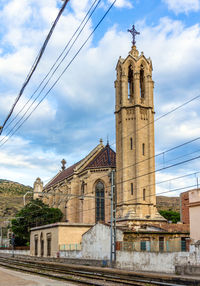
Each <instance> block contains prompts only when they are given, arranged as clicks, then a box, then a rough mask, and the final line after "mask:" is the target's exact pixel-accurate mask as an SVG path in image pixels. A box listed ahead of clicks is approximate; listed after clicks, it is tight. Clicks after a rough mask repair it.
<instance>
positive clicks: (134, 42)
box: [128, 25, 140, 46]
mask: <svg viewBox="0 0 200 286" xmlns="http://www.w3.org/2000/svg"><path fill="white" fill-rule="evenodd" d="M128 32H130V33H131V35H132V36H133V41H132V44H133V46H135V45H136V41H135V36H136V35H140V32H137V31H136V29H135V26H134V25H133V27H132V29H131V30H128Z"/></svg>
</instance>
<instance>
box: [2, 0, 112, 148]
mask: <svg viewBox="0 0 200 286" xmlns="http://www.w3.org/2000/svg"><path fill="white" fill-rule="evenodd" d="M116 1H117V0H114V1H113V2H112V4H111V5H110V7H109V8H108V9H107V11H106V13H105V14H104V15H103V17H102V18H101V19H100V21H99V22H98V24H97V25H96V26H95V28H94V29H93V31H92V32H91V33H90V35H89V36H88V38H87V39H86V40H85V42H84V43H83V44H82V45H81V47H80V48H79V49H78V51H77V52H76V54H75V55H74V57H73V58H72V59H71V61H70V62H69V63H68V65H67V66H66V67H65V68H64V70H63V71H62V73H61V74H60V75H59V77H58V78H57V80H56V81H55V82H54V84H53V85H52V86H51V87H50V89H49V90H48V91H47V92H46V94H45V95H44V96H43V98H42V99H41V100H40V101H39V103H38V104H37V105H36V106H35V108H34V109H33V110H32V111H31V112H30V114H29V115H28V116H27V117H26V118H25V119H24V120H23V122H22V123H21V124H20V125H19V126H18V128H17V129H15V131H14V132H13V133H12V134H11V135H10V137H12V136H13V135H14V134H15V133H16V132H17V131H18V130H19V129H20V128H21V126H22V125H23V124H24V123H25V121H27V120H28V119H29V117H30V116H31V115H32V113H33V112H34V111H35V110H36V108H37V107H38V106H39V105H40V104H41V103H42V101H43V100H44V99H45V98H46V97H47V95H48V94H49V93H50V91H51V90H52V89H53V88H54V87H55V85H56V84H57V83H58V82H59V80H60V78H61V77H62V76H63V74H64V73H65V72H66V70H67V69H68V68H69V66H70V65H71V64H72V62H73V61H74V60H75V58H76V57H77V56H78V54H79V53H80V51H81V50H82V49H83V47H84V46H85V45H86V44H87V42H88V41H89V39H90V38H91V36H92V35H93V34H94V32H95V31H96V30H97V28H98V27H99V25H100V24H101V23H102V21H103V20H104V18H105V17H106V16H107V14H108V13H109V12H110V10H111V9H112V7H113V6H114V4H115V2H116ZM10 137H9V138H10ZM9 138H7V139H6V140H5V141H4V142H3V143H2V144H1V145H0V147H1V146H3V145H4V144H5V143H6V142H7V141H8V140H9Z"/></svg>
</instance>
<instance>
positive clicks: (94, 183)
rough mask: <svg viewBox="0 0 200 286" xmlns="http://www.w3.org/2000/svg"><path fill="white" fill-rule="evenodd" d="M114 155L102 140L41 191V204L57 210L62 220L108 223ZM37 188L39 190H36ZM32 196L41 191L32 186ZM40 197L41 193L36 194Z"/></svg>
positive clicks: (37, 187) (36, 186) (37, 185)
mask: <svg viewBox="0 0 200 286" xmlns="http://www.w3.org/2000/svg"><path fill="white" fill-rule="evenodd" d="M115 157H116V155H115V152H114V151H113V150H112V149H111V148H110V146H109V144H107V145H106V146H104V145H103V142H102V140H100V144H99V145H97V147H96V148H95V149H93V150H92V151H91V152H90V153H89V154H88V155H87V156H86V157H85V158H84V159H82V160H81V161H79V162H77V163H76V164H74V165H72V166H70V167H69V168H65V166H64V164H65V162H64V161H63V166H62V170H61V171H60V172H59V173H58V174H57V175H56V176H55V177H54V178H53V179H52V180H51V181H50V182H49V183H48V184H47V185H46V186H45V187H44V188H43V191H42V197H41V198H42V199H43V202H44V203H46V204H48V205H49V206H51V207H56V208H60V209H61V211H62V212H63V214H64V218H63V220H64V221H67V222H69V223H86V224H88V223H89V224H94V223H95V222H98V221H110V190H111V186H110V173H111V171H112V170H113V169H115V165H116V162H115V160H116V158H115ZM39 186H40V187H39ZM34 187H35V188H34V190H36V191H35V195H34V197H35V198H37V197H38V193H37V190H38V189H42V187H41V180H39V179H37V180H36V182H35V184H34ZM40 196H41V194H40Z"/></svg>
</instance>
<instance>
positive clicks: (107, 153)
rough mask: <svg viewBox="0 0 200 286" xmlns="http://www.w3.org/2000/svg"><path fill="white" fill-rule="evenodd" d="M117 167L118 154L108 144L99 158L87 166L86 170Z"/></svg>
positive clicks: (98, 155)
mask: <svg viewBox="0 0 200 286" xmlns="http://www.w3.org/2000/svg"><path fill="white" fill-rule="evenodd" d="M102 167H116V153H115V152H114V151H113V150H112V149H111V148H110V146H109V144H107V145H106V146H105V147H104V148H103V149H102V150H101V151H100V152H99V153H98V154H97V156H96V157H95V158H94V159H93V160H92V161H91V162H90V163H89V164H88V165H87V166H86V168H85V169H90V168H102Z"/></svg>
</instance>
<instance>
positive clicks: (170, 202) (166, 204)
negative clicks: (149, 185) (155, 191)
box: [156, 196, 180, 212]
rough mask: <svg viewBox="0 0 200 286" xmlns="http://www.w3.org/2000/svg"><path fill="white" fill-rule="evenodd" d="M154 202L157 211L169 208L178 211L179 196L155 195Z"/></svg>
mask: <svg viewBox="0 0 200 286" xmlns="http://www.w3.org/2000/svg"><path fill="white" fill-rule="evenodd" d="M156 204H157V209H158V211H160V210H170V211H175V212H180V198H179V197H165V196H157V197H156Z"/></svg>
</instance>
